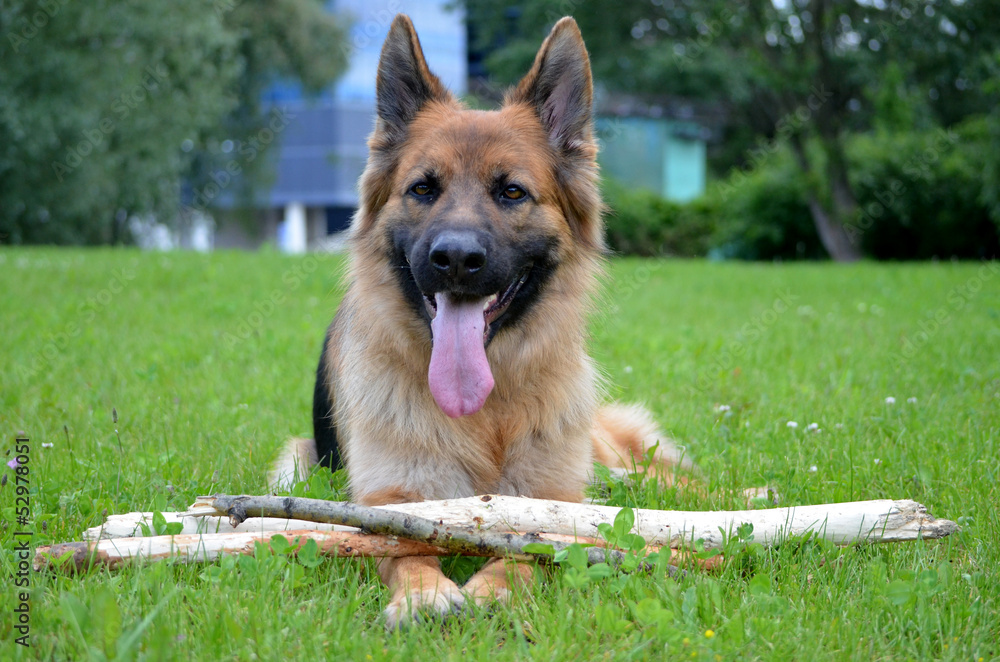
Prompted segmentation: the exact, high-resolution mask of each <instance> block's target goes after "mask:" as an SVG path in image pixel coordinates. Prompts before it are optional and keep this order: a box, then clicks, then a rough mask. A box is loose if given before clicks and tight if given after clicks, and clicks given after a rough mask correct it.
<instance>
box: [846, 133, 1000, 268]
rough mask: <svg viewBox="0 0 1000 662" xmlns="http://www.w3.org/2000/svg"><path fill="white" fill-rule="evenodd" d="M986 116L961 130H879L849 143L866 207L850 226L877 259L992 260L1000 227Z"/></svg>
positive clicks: (999, 245) (997, 251) (862, 206)
mask: <svg viewBox="0 0 1000 662" xmlns="http://www.w3.org/2000/svg"><path fill="white" fill-rule="evenodd" d="M989 150H990V141H989V136H988V128H987V126H986V123H985V121H982V120H974V121H970V122H967V123H966V124H965V125H963V126H960V127H957V128H956V129H954V130H948V131H945V130H936V131H928V132H923V133H876V134H873V135H867V136H859V137H857V138H855V139H854V140H852V141H851V143H849V157H850V159H851V163H852V169H851V170H852V173H853V186H854V189H855V191H856V193H857V197H858V203H859V207H860V209H859V213H858V217H857V219H856V220H855V221H854V223H853V224H851V225H850V226H849V230H848V231H849V233H851V234H852V235H853V236H854V238H855V240H856V241H859V242H860V243H861V245H862V246H863V247H864V251H865V254H867V255H869V256H871V257H874V258H876V259H881V260H885V259H895V260H900V259H903V260H906V259H929V258H932V257H940V258H949V257H959V258H980V259H982V258H986V259H988V258H992V257H994V256H996V255H998V254H1000V233H998V228H997V226H996V225H995V224H994V223H993V221H992V220H991V218H990V210H989V209H988V207H987V206H986V205H985V204H984V202H985V201H986V199H987V198H988V196H989V193H988V192H989V191H990V190H994V189H996V188H997V187H998V186H1000V184H998V183H997V182H986V181H984V179H983V176H982V173H983V171H984V169H985V167H986V163H987V160H988V158H989Z"/></svg>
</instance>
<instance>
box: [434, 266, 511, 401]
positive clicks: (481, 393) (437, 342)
mask: <svg viewBox="0 0 1000 662" xmlns="http://www.w3.org/2000/svg"><path fill="white" fill-rule="evenodd" d="M530 274H531V267H530V266H529V267H526V268H525V269H523V270H522V271H521V272H520V273H519V274H518V276H517V278H515V279H514V280H513V281H511V283H510V285H508V286H507V288H506V289H505V290H504V291H503V292H498V293H496V294H492V295H490V296H488V297H483V298H480V299H476V298H472V299H470V298H467V297H460V296H455V295H454V294H451V293H449V292H438V293H436V294H435V295H434V298H433V299H431V298H430V297H428V296H426V295H425V296H424V303H425V305H426V306H427V309H428V310H427V312H428V314H429V315H430V316H431V342H432V346H431V362H430V366H429V368H428V373H427V381H428V384H429V385H430V388H431V394H432V395H433V396H434V400H435V401H436V402H437V403H438V406H439V407H441V410H442V411H443V412H444V413H445V414H447V415H448V416H451V417H452V418H458V417H459V416H468V415H470V414H475V413H476V412H477V411H479V410H480V409H482V407H483V404H485V402H486V398H487V397H488V396H489V394H490V392H491V391H492V390H493V372H492V371H491V370H490V364H489V361H487V359H486V343H487V341H488V340H489V337H490V325H491V324H494V323H495V322H496V321H497V320H498V319H500V317H502V316H503V314H504V313H505V312H507V309H508V308H509V307H510V304H511V302H512V301H513V300H514V298H515V297H516V296H517V293H518V291H520V289H521V287H522V286H523V285H524V283H525V282H526V281H527V280H528V276H529V275H530Z"/></svg>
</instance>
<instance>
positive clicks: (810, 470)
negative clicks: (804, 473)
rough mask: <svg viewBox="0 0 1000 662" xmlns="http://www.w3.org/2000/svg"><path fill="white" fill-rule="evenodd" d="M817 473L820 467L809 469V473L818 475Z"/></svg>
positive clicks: (814, 466) (813, 466)
mask: <svg viewBox="0 0 1000 662" xmlns="http://www.w3.org/2000/svg"><path fill="white" fill-rule="evenodd" d="M817 471H819V467H817V466H816V465H815V464H814V465H812V466H811V467H809V473H816V472H817Z"/></svg>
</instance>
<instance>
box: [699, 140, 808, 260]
mask: <svg viewBox="0 0 1000 662" xmlns="http://www.w3.org/2000/svg"><path fill="white" fill-rule="evenodd" d="M708 195H709V196H710V197H713V198H715V199H716V200H717V205H718V208H719V210H720V212H719V213H720V220H719V232H718V233H717V235H716V236H715V237H714V243H715V246H716V250H717V251H718V254H719V255H720V256H722V257H731V258H739V259H743V260H773V259H786V260H793V259H818V258H821V257H824V256H825V255H826V251H825V250H824V249H823V245H822V244H821V243H820V241H819V237H818V236H817V234H816V227H815V225H814V224H813V221H812V217H811V216H810V213H809V206H808V204H807V202H806V200H807V191H806V181H805V177H804V176H803V174H802V172H801V170H800V169H799V168H797V167H796V165H795V162H794V161H793V159H792V158H791V155H790V154H789V153H788V151H787V150H781V151H779V152H778V153H777V154H775V155H773V156H772V157H771V158H770V159H769V160H768V161H767V162H766V163H765V164H764V165H762V166H760V167H758V168H756V169H750V170H749V172H744V171H742V170H734V171H733V173H732V174H731V175H730V176H729V178H728V179H727V180H725V181H723V182H721V183H720V184H719V185H718V186H716V187H714V188H713V189H712V190H711V191H710V192H709V194H708Z"/></svg>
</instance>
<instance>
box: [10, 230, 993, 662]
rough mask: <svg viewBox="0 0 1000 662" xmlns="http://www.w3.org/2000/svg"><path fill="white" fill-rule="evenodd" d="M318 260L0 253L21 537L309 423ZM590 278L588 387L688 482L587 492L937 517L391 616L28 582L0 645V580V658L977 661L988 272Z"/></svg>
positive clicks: (205, 570) (318, 487) (258, 460)
mask: <svg viewBox="0 0 1000 662" xmlns="http://www.w3.org/2000/svg"><path fill="white" fill-rule="evenodd" d="M341 267H342V261H341V260H340V259H339V258H336V257H306V258H293V257H285V256H281V255H277V254H273V253H259V254H243V253H218V254H214V255H210V256H203V255H195V254H187V253H168V254H159V253H139V252H135V251H118V250H104V251H83V250H3V251H0V292H2V293H3V298H2V303H0V337H2V338H3V348H2V350H0V352H2V353H0V356H2V362H0V367H2V384H0V435H2V436H0V453H2V452H4V451H6V450H8V449H13V447H14V436H15V434H16V433H17V432H18V431H19V430H23V431H25V432H27V433H28V435H29V436H30V438H31V449H32V450H31V456H30V464H29V467H30V476H29V480H30V486H31V494H30V496H31V508H32V513H33V521H32V523H31V525H30V527H29V528H30V530H32V531H33V532H34V537H33V540H32V544H34V545H37V544H44V543H47V542H59V541H66V540H75V539H78V538H79V535H80V532H81V530H82V529H84V528H86V527H90V526H94V525H96V524H98V523H100V522H101V521H102V518H103V517H104V515H105V513H120V512H127V511H132V510H180V509H184V508H185V507H186V506H187V505H188V504H190V503H191V502H192V500H193V499H194V497H195V496H197V495H201V494H206V493H211V492H229V493H240V492H251V493H253V492H256V493H260V492H263V490H264V489H265V487H264V467H265V466H266V464H267V462H268V461H269V460H270V459H271V458H272V457H273V455H274V454H275V453H276V451H277V449H278V447H279V445H280V444H281V443H282V440H283V439H284V438H286V437H287V436H289V435H292V434H308V433H309V432H310V428H311V423H310V418H309V416H310V411H311V397H312V375H313V370H314V368H315V361H316V358H317V355H318V351H319V348H320V343H321V339H322V335H323V330H324V328H325V326H326V324H327V323H328V321H329V319H330V317H331V316H332V314H333V312H334V310H335V309H336V306H337V302H338V300H339V297H340V294H341V287H340V284H339V280H338V273H339V271H340V269H341ZM610 271H611V275H610V278H609V280H608V284H607V288H606V296H605V297H604V301H605V304H604V305H603V306H601V308H602V309H603V310H604V311H605V312H602V313H601V314H599V315H598V316H597V318H596V319H595V320H594V323H593V351H594V354H595V355H596V357H597V358H598V360H599V361H600V363H601V364H602V365H603V366H604V369H605V370H606V372H607V375H608V378H609V382H610V384H611V386H610V391H611V395H612V396H613V397H615V398H619V399H623V400H628V401H640V402H645V403H646V404H647V405H648V406H649V407H650V408H651V409H652V410H653V412H654V413H655V415H656V416H657V418H658V419H659V420H660V421H661V423H662V424H663V425H664V427H665V428H666V429H667V430H668V431H669V432H670V433H671V434H672V435H674V437H675V438H676V439H677V440H679V442H680V443H682V444H684V445H685V446H686V447H687V448H688V452H689V453H690V455H691V456H692V457H693V458H694V459H695V461H696V462H698V464H699V465H700V466H701V468H702V469H703V473H704V481H705V483H707V486H708V488H709V490H708V492H707V493H706V492H705V491H697V492H695V491H684V490H673V489H667V490H664V489H658V488H657V487H656V486H655V485H652V484H648V483H646V484H643V485H641V486H639V487H635V488H630V489H624V488H621V487H619V488H618V489H617V490H615V491H614V493H613V495H612V498H613V499H614V501H615V502H616V503H621V504H628V505H632V506H637V507H662V508H683V509H696V510H707V509H715V508H738V507H741V506H742V502H741V499H740V497H739V496H738V495H737V492H738V490H740V489H741V488H745V487H751V486H758V485H764V484H767V485H771V486H773V487H775V488H776V489H777V490H778V491H779V492H780V494H781V495H782V498H783V504H782V505H795V504H814V503H825V502H834V501H845V500H853V499H873V498H913V499H916V500H918V501H921V502H923V503H924V504H926V505H927V506H928V507H929V508H930V509H931V511H932V512H933V513H934V514H935V515H937V516H941V517H947V518H949V519H953V520H960V521H961V522H962V523H963V530H962V533H961V534H960V535H958V536H954V537H952V538H950V539H946V540H943V541H933V542H932V541H927V542H915V543H907V544H899V545H884V546H862V547H852V548H835V547H832V546H829V545H827V544H824V543H819V542H805V543H801V544H795V543H790V544H786V545H783V546H782V547H780V548H778V549H772V550H764V549H761V548H760V547H759V546H756V545H754V544H747V543H734V545H733V548H732V549H731V550H730V551H731V558H730V562H729V564H728V565H727V566H726V568H725V569H724V570H722V571H721V572H719V573H717V574H714V575H705V574H703V573H698V572H695V573H691V574H689V576H687V577H686V578H683V579H681V580H678V581H673V580H668V579H665V578H662V577H655V576H648V575H621V576H618V577H612V578H609V579H604V580H601V581H598V582H594V583H591V584H589V585H586V586H579V585H578V582H576V581H571V579H574V577H572V576H571V573H568V572H566V571H563V570H556V571H553V572H550V573H547V576H546V577H545V578H543V579H542V580H541V581H540V582H539V586H538V589H537V590H536V591H535V592H534V593H533V594H532V595H530V596H523V597H522V598H521V599H519V600H517V601H515V602H514V603H513V604H512V605H511V606H510V607H509V608H498V609H495V610H493V611H491V612H489V613H479V614H477V615H476V616H475V617H471V618H453V619H449V620H447V621H445V622H443V623H430V624H424V625H422V626H418V627H414V628H412V629H410V630H407V631H405V632H401V633H391V634H387V633H386V632H385V631H384V630H383V628H382V625H381V622H380V612H381V610H382V609H383V608H384V607H385V604H386V601H387V596H386V593H385V591H384V589H383V588H382V587H381V586H380V584H379V583H378V581H377V579H376V578H375V576H374V574H373V573H372V572H371V568H370V567H369V566H367V565H365V564H364V563H359V562H354V561H348V560H342V561H341V560H336V561H334V560H331V561H328V562H324V563H322V564H321V565H319V566H318V567H316V568H308V567H304V566H302V565H301V564H297V563H295V562H294V561H290V560H289V559H288V558H287V557H285V556H282V555H280V554H273V555H270V556H262V557H261V558H257V559H252V558H248V559H243V560H239V561H237V560H235V559H228V560H226V561H223V562H220V563H215V564H211V565H201V566H198V565H191V566H180V565H177V566H174V565H169V564H167V563H159V564H156V565H152V566H146V567H141V568H127V569H123V570H118V571H110V572H109V571H94V572H90V573H88V574H85V575H83V576H77V577H66V576H58V575H53V574H38V573H32V575H31V578H30V581H31V589H30V602H29V604H30V608H31V643H32V647H31V648H30V649H24V648H22V647H20V646H15V645H14V643H13V641H12V640H13V638H14V637H15V636H16V634H17V633H16V632H15V631H13V630H12V622H13V618H12V614H13V611H12V610H13V608H14V607H15V605H16V600H17V596H16V593H15V589H14V586H13V582H12V581H10V582H8V581H7V580H6V579H5V581H4V582H3V587H4V592H3V602H2V605H3V606H2V609H3V610H4V615H3V618H0V641H2V643H0V658H2V659H46V660H48V659H57V660H83V659H91V658H92V659H104V658H115V657H120V658H122V659H131V658H137V657H138V658H142V659H181V660H190V659H198V660H224V659H232V660H248V659H262V660H271V659H310V658H317V659H344V660H353V659H356V660H367V659H375V660H380V659H400V660H405V659H411V658H413V657H416V656H420V658H422V659H455V660H458V659H490V660H491V661H492V660H514V659H537V660H553V659H561V660H586V659H595V658H608V659H663V658H664V657H666V656H667V655H669V656H670V657H671V658H672V659H681V658H683V659H700V660H715V659H725V660H730V659H810V660H817V661H818V660H841V659H859V660H868V659H930V658H936V659H947V660H971V661H975V660H979V659H984V660H990V659H997V658H998V657H1000V644H998V643H997V642H998V640H1000V581H998V580H1000V576H998V570H997V569H998V567H1000V524H998V517H997V503H998V501H1000V488H998V481H1000V441H998V429H1000V360H998V359H1000V268H998V265H997V264H992V265H989V266H985V267H984V265H980V264H949V263H942V264H921V265H909V264H907V265H874V264H860V265H854V266H837V265H829V264H794V265H759V264H710V263H705V262H683V261H658V262H653V261H638V260H620V261H614V262H613V263H612V265H611V270H610ZM782 297H783V298H782ZM275 301H277V303H275ZM768 311H771V312H768ZM935 315H936V316H937V321H936V322H934V323H930V322H928V321H927V320H928V319H935ZM928 316H929V317H928ZM921 332H923V333H924V335H921ZM890 396H891V397H894V398H895V404H887V403H886V398H887V397H890ZM908 398H916V401H915V402H908ZM719 405H728V406H729V407H730V410H729V411H728V412H726V411H717V407H718V406H719ZM112 410H115V411H117V417H118V422H117V424H115V423H114V422H113V421H112ZM790 420H791V421H796V422H797V423H798V427H797V428H794V429H793V428H789V427H788V426H787V425H786V424H787V422H788V421H790ZM813 422H815V423H817V424H818V425H819V427H820V428H821V429H822V431H821V432H819V433H813V432H809V431H807V429H806V428H807V426H808V425H809V424H810V423H813ZM43 443H46V444H49V443H51V444H52V446H51V447H50V448H43V447H42V444H43ZM119 443H120V445H121V447H122V448H123V449H124V452H120V450H119ZM4 459H5V460H6V459H8V458H4ZM0 469H2V470H3V473H6V474H7V475H8V482H7V483H6V485H5V486H4V487H2V488H0V518H2V524H0V529H2V531H0V541H2V547H3V550H4V552H3V554H2V555H0V570H2V572H3V574H4V576H5V577H6V576H10V575H14V574H15V573H16V570H17V559H16V557H15V555H14V554H13V553H12V550H13V546H14V544H15V540H14V539H13V533H14V531H16V530H19V529H23V528H24V527H19V526H18V525H17V524H16V521H15V510H14V509H15V505H16V504H15V493H14V480H13V479H14V476H13V472H12V471H10V470H8V469H6V468H5V467H3V465H0ZM328 484H329V481H327V480H326V479H325V478H324V479H323V480H320V481H317V482H314V483H313V484H312V486H311V487H309V488H308V489H305V486H300V489H299V491H300V492H301V491H303V490H304V491H305V492H306V493H316V492H317V491H320V492H321V491H323V490H324V489H326V490H329V487H328ZM706 494H707V495H706ZM452 565H455V566H456V567H455V568H454V570H455V572H456V573H459V574H461V573H462V572H463V571H467V568H464V566H463V564H452ZM707 631H711V633H712V636H708V635H707V634H706V633H707Z"/></svg>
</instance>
